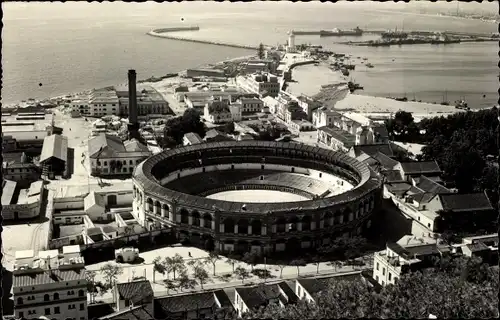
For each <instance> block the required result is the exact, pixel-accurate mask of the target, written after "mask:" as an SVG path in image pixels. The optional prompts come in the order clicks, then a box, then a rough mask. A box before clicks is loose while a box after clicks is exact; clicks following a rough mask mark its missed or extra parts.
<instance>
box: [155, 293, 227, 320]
mask: <svg viewBox="0 0 500 320" xmlns="http://www.w3.org/2000/svg"><path fill="white" fill-rule="evenodd" d="M217 291H219V292H218V294H215V292H216V291H212V292H202V293H194V294H193V293H188V294H183V295H177V296H168V297H165V298H158V299H155V305H156V307H155V310H158V311H159V312H158V313H159V314H160V315H163V316H164V317H169V316H170V315H171V314H175V313H179V312H188V311H194V310H200V309H208V308H214V307H217V306H218V302H219V303H221V301H219V299H218V298H217V297H218V296H219V295H225V296H226V297H227V295H226V293H225V292H224V291H222V290H217ZM221 304H222V303H221ZM155 314H156V312H155Z"/></svg>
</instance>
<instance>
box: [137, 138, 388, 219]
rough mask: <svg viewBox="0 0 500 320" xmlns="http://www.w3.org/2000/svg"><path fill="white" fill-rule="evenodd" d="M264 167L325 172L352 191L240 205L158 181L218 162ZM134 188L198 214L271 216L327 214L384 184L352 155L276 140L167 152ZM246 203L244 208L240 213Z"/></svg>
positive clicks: (144, 165)
mask: <svg viewBox="0 0 500 320" xmlns="http://www.w3.org/2000/svg"><path fill="white" fill-rule="evenodd" d="M263 160H265V163H266V164H267V163H270V164H279V165H283V164H285V165H287V166H296V167H300V168H307V169H313V170H318V171H322V172H327V173H329V174H333V175H338V176H341V177H342V178H344V179H347V180H348V182H349V183H351V184H352V185H353V186H354V188H353V189H351V190H349V191H346V192H343V193H340V194H336V195H334V196H329V197H326V198H321V197H320V198H317V199H313V200H304V201H298V202H280V203H247V204H245V203H242V202H230V201H222V200H216V199H210V198H206V197H200V196H194V195H190V194H186V193H182V192H179V191H175V190H172V189H169V188H167V187H164V186H162V185H161V184H160V181H161V180H162V179H163V178H164V177H166V176H167V175H168V174H169V173H173V172H175V171H177V170H185V169H188V168H200V167H203V166H207V165H210V164H209V163H207V161H209V162H216V164H229V165H230V164H235V163H260V162H261V161H263ZM132 180H133V182H134V186H135V189H136V190H139V191H140V192H141V193H142V196H144V197H151V198H156V199H165V200H166V201H168V202H171V203H175V204H176V205H187V206H193V207H196V208H197V210H206V211H210V210H217V211H225V212H233V213H236V212H243V211H245V212H247V213H252V214H262V215H267V214H269V212H272V213H273V214H279V213H282V212H286V213H290V212H291V211H301V212H303V211H304V210H314V211H316V210H323V209H326V210H328V209H329V208H331V207H333V206H343V205H346V204H348V203H350V202H352V201H358V200H361V199H362V198H365V197H370V196H376V197H377V198H378V197H379V196H380V193H381V190H382V180H381V179H380V177H379V176H378V175H377V174H376V173H375V172H373V171H372V170H371V169H370V168H369V167H368V166H367V165H366V164H364V163H362V162H360V161H358V160H356V159H354V158H352V157H350V156H349V155H347V154H345V153H342V152H338V151H333V150H328V149H324V148H319V147H314V146H309V145H305V144H299V143H289V142H274V141H251V140H249V141H223V142H208V143H200V144H194V145H190V146H185V147H179V148H174V149H170V150H165V151H163V152H160V153H158V154H156V155H153V156H151V157H149V158H148V159H147V160H145V161H143V162H141V163H139V164H138V165H137V167H136V168H135V170H134V174H133V177H132ZM244 204H245V205H246V207H245V210H243V209H242V206H243V205H244Z"/></svg>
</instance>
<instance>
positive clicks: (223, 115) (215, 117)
mask: <svg viewBox="0 0 500 320" xmlns="http://www.w3.org/2000/svg"><path fill="white" fill-rule="evenodd" d="M203 118H205V120H206V121H208V122H211V123H215V124H218V123H226V122H231V121H239V120H241V109H240V106H239V105H237V104H233V105H229V103H228V101H227V100H223V99H222V98H219V100H214V99H212V100H210V101H209V102H207V103H206V104H205V108H204V109H203Z"/></svg>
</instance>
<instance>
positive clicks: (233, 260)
mask: <svg viewBox="0 0 500 320" xmlns="http://www.w3.org/2000/svg"><path fill="white" fill-rule="evenodd" d="M238 258H239V257H238V256H237V255H235V254H233V253H230V254H229V256H228V257H227V259H226V263H229V264H230V265H231V266H232V267H233V273H234V266H235V265H236V264H237V263H238V260H237V259H238Z"/></svg>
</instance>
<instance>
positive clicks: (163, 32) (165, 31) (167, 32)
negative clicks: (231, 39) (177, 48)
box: [147, 26, 259, 50]
mask: <svg viewBox="0 0 500 320" xmlns="http://www.w3.org/2000/svg"><path fill="white" fill-rule="evenodd" d="M198 30H200V27H198V26H191V27H175V28H160V29H153V30H151V31H149V32H148V33H147V35H150V36H153V37H158V38H164V39H170V40H178V41H185V42H194V43H203V44H211V45H215V46H224V47H231V48H240V49H249V50H257V49H259V47H258V46H249V45H244V44H235V43H227V42H220V41H210V40H197V39H192V38H186V37H180V36H176V35H173V33H176V32H180V31H198Z"/></svg>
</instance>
